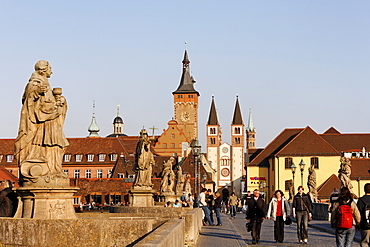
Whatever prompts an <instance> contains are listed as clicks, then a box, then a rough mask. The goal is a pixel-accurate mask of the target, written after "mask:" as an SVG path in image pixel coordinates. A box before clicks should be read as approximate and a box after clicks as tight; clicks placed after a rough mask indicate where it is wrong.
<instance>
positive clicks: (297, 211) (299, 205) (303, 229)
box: [293, 186, 312, 244]
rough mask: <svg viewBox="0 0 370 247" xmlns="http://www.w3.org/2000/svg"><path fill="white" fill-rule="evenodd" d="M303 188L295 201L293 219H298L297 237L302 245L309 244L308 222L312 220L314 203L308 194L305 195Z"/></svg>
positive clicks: (299, 189)
mask: <svg viewBox="0 0 370 247" xmlns="http://www.w3.org/2000/svg"><path fill="white" fill-rule="evenodd" d="M303 191H304V188H303V186H299V187H298V193H297V194H296V195H295V196H294V199H293V217H294V218H297V235H298V240H299V243H300V244H302V243H303V244H308V220H309V218H312V202H311V197H310V196H309V195H308V194H305V193H303Z"/></svg>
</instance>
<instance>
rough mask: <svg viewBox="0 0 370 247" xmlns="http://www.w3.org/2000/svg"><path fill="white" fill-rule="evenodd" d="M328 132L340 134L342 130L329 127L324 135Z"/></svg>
mask: <svg viewBox="0 0 370 247" xmlns="http://www.w3.org/2000/svg"><path fill="white" fill-rule="evenodd" d="M326 134H340V132H339V131H338V130H337V129H336V128H334V127H330V128H329V129H327V130H326V131H325V132H324V134H323V135H326Z"/></svg>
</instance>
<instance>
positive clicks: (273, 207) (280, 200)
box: [267, 190, 290, 243]
mask: <svg viewBox="0 0 370 247" xmlns="http://www.w3.org/2000/svg"><path fill="white" fill-rule="evenodd" d="M289 215H290V207H289V203H288V201H287V199H285V197H284V193H283V192H282V191H281V190H277V191H275V193H274V197H273V198H272V199H271V202H270V204H269V210H268V212H267V219H270V218H271V217H272V219H273V220H274V238H275V240H276V242H277V243H282V242H283V241H284V221H285V219H286V218H287V217H289Z"/></svg>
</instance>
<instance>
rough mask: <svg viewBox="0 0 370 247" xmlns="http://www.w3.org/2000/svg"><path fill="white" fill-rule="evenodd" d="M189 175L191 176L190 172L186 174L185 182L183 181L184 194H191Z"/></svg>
mask: <svg viewBox="0 0 370 247" xmlns="http://www.w3.org/2000/svg"><path fill="white" fill-rule="evenodd" d="M190 177H191V175H190V173H188V174H186V182H185V192H186V195H189V194H191V185H190Z"/></svg>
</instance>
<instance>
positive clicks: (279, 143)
mask: <svg viewBox="0 0 370 247" xmlns="http://www.w3.org/2000/svg"><path fill="white" fill-rule="evenodd" d="M302 130H303V129H302V128H299V129H284V130H283V131H282V132H281V133H280V134H279V135H278V136H277V137H276V138H275V139H274V140H273V141H272V142H270V143H269V144H268V145H267V146H266V148H265V149H264V150H263V151H262V152H260V153H259V154H258V155H257V156H256V157H255V158H254V159H253V160H252V161H251V162H250V163H249V164H248V166H268V161H267V158H268V157H270V156H272V155H275V154H276V153H277V152H279V151H280V149H281V148H283V147H285V145H287V144H288V143H289V142H290V141H291V140H292V139H293V138H294V137H295V136H296V135H297V134H298V133H300V132H301V131H302Z"/></svg>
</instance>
